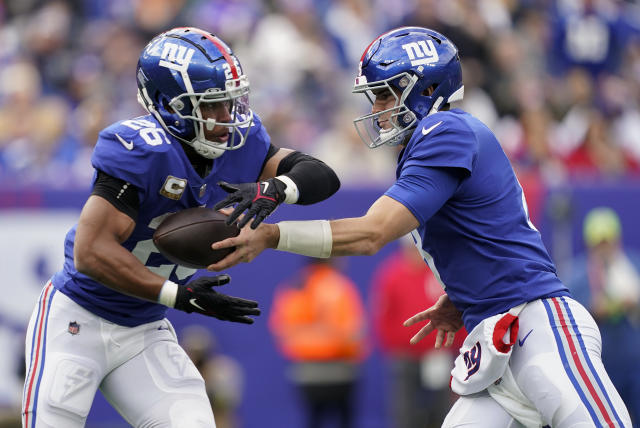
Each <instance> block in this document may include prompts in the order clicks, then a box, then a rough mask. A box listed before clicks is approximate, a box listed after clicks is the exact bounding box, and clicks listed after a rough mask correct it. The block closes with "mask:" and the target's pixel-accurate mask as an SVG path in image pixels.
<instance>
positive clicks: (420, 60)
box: [402, 40, 440, 66]
mask: <svg viewBox="0 0 640 428" xmlns="http://www.w3.org/2000/svg"><path fill="white" fill-rule="evenodd" d="M402 49H404V50H405V52H406V53H407V55H408V56H409V59H410V60H411V65H412V66H416V65H427V64H433V63H434V62H438V60H439V59H440V57H439V56H438V51H437V50H436V46H435V45H434V44H433V40H420V41H418V42H411V43H406V44H404V45H402Z"/></svg>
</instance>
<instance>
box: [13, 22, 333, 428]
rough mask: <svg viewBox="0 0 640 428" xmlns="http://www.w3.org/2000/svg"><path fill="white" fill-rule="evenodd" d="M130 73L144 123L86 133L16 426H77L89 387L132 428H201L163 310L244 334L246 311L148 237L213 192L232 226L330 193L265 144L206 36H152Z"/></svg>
mask: <svg viewBox="0 0 640 428" xmlns="http://www.w3.org/2000/svg"><path fill="white" fill-rule="evenodd" d="M135 77H136V79H137V85H138V100H139V101H140V102H141V104H142V106H143V107H144V108H145V109H146V111H147V112H148V114H147V115H145V116H141V117H136V118H133V119H130V120H124V121H120V122H117V123H115V124H113V125H111V126H109V127H107V128H106V129H104V130H103V131H102V132H101V133H100V135H99V137H98V141H97V143H96V146H95V150H94V152H93V156H92V159H91V161H92V164H93V166H94V168H95V174H94V180H93V190H92V194H91V196H90V197H89V199H88V200H87V202H86V204H85V206H84V208H83V209H82V212H81V214H80V218H79V220H78V224H77V225H76V226H74V227H73V228H72V229H71V230H70V231H69V232H68V234H67V236H66V240H65V244H64V251H65V263H64V266H63V267H62V269H61V270H60V271H59V272H57V273H56V274H55V275H54V276H53V277H52V278H51V280H50V281H49V282H48V283H47V284H46V286H45V287H44V289H43V291H42V294H41V296H40V299H39V301H38V302H37V304H36V306H35V308H34V311H33V315H32V317H31V320H30V323H29V327H28V331H27V338H26V370H27V371H26V379H25V385H24V393H23V402H22V421H23V426H24V427H25V428H26V427H29V428H41V427H42V428H43V427H53V428H62V427H64V428H73V427H83V426H84V425H85V421H86V417H87V414H88V413H89V410H90V408H91V404H92V402H93V398H94V395H95V393H96V391H97V389H98V388H100V390H101V391H102V393H103V394H104V396H105V397H106V398H107V400H109V402H110V403H111V404H112V405H113V407H114V408H115V409H116V410H117V411H118V412H119V413H120V414H121V415H122V417H123V418H124V419H125V420H126V421H127V422H129V423H130V424H131V425H132V426H134V427H143V426H144V427H147V426H162V427H209V428H213V427H215V422H214V415H213V413H212V410H211V405H210V403H209V400H208V397H207V393H206V391H205V386H204V381H203V379H202V377H201V376H200V374H199V373H198V371H197V369H196V367H195V366H194V365H193V363H192V362H191V361H190V360H189V357H188V356H187V354H186V353H185V352H184V350H183V349H182V348H181V347H180V346H179V345H178V341H177V339H176V334H175V331H174V330H173V327H172V325H171V323H170V322H169V321H168V320H167V319H166V318H165V313H166V311H167V308H168V307H172V308H175V309H178V310H181V311H185V312H198V313H200V314H203V315H206V316H210V317H215V318H217V319H220V320H226V321H232V322H239V323H246V324H251V323H252V322H253V319H252V318H251V316H255V315H259V313H260V311H259V309H258V307H257V306H258V304H257V302H254V301H251V300H245V299H240V298H236V297H230V296H227V295H224V294H222V293H219V292H216V291H215V290H214V289H213V288H212V287H214V286H220V285H224V284H226V283H227V282H229V276H228V275H218V276H204V277H200V278H197V279H191V277H192V275H193V274H194V273H195V270H193V269H187V268H185V267H182V266H176V265H174V264H172V263H171V262H170V261H168V260H167V259H165V258H164V257H163V256H162V255H161V254H160V253H159V252H158V251H157V249H156V248H155V246H154V245H153V241H152V235H153V232H154V230H155V228H156V227H157V226H158V225H159V224H160V222H161V221H162V219H163V218H165V217H166V216H167V215H168V214H170V213H173V212H177V211H180V210H182V209H185V208H190V207H197V206H205V207H213V206H214V205H215V204H217V203H221V204H222V205H225V204H226V203H227V202H225V201H226V200H227V199H225V197H226V196H227V193H226V192H231V195H230V197H231V198H232V199H233V202H238V203H239V204H240V205H242V206H243V207H244V208H246V209H247V210H248V213H247V215H246V216H244V217H243V219H242V220H241V222H245V223H246V222H249V221H250V220H252V223H251V226H252V227H257V226H258V224H259V223H260V222H261V221H262V220H263V219H264V218H265V217H266V216H268V215H269V214H270V213H271V212H272V211H273V210H274V209H275V208H276V207H277V206H278V205H279V204H280V203H282V202H285V203H299V204H310V203H314V202H317V201H320V200H323V199H325V198H327V197H329V196H330V195H332V194H333V193H334V192H335V191H336V190H337V189H338V187H339V185H340V183H339V181H338V179H337V177H336V175H335V174H334V172H333V171H332V170H331V169H330V168H329V167H328V166H326V165H325V164H324V163H322V162H320V161H319V160H317V159H315V158H312V157H310V156H308V155H305V154H303V153H300V152H296V151H293V150H289V149H280V148H277V147H276V146H274V145H273V144H271V142H270V138H269V135H268V134H267V132H266V130H265V128H264V126H263V125H262V123H261V121H260V118H259V117H258V115H257V114H255V113H254V112H253V111H252V110H251V109H250V108H249V104H248V93H249V81H248V78H247V76H246V75H245V74H244V73H243V71H242V68H241V66H240V62H239V61H238V59H237V58H236V57H235V56H234V55H233V53H232V51H231V50H230V49H229V47H228V46H227V45H226V44H225V43H224V42H223V41H222V40H221V39H219V38H218V37H216V36H214V35H212V34H210V33H208V32H206V31H203V30H200V29H197V28H175V29H173V30H170V31H167V32H165V33H162V34H160V35H159V36H157V37H155V38H154V39H153V40H151V42H149V44H148V45H147V46H146V47H145V49H144V50H143V52H142V54H141V55H140V58H139V61H138V67H137V70H136V75H135ZM227 181H228V182H234V183H240V184H239V185H237V186H231V185H225V184H224V182H227ZM219 182H222V183H223V184H222V185H223V186H224V189H225V190H226V192H225V190H223V188H221V187H219V186H218V185H217V183H219ZM315 183H321V184H320V185H317V184H315ZM242 224H244V223H242Z"/></svg>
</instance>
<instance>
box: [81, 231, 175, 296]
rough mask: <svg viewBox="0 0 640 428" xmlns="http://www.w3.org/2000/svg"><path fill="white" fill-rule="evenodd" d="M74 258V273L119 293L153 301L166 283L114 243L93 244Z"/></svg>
mask: <svg viewBox="0 0 640 428" xmlns="http://www.w3.org/2000/svg"><path fill="white" fill-rule="evenodd" d="M74 259H75V264H76V269H77V270H78V272H80V273H83V274H85V275H87V276H89V277H91V278H93V279H95V280H96V281H98V282H100V283H101V284H104V285H106V286H107V287H109V288H112V289H114V290H117V291H119V292H121V293H124V294H128V295H131V296H135V297H139V298H141V299H146V300H150V301H153V302H155V301H156V300H157V297H158V293H159V292H160V289H161V288H162V284H163V283H164V282H165V280H166V278H163V277H162V276H160V275H157V274H155V273H153V272H151V271H150V270H149V269H147V268H146V267H145V266H144V265H143V264H142V263H140V261H139V260H138V259H137V258H136V257H135V256H134V255H133V254H131V253H130V252H129V251H127V250H126V249H125V248H124V247H122V246H121V245H120V244H118V243H117V242H113V243H110V242H109V243H100V242H98V243H94V244H92V245H91V246H89V247H88V248H83V250H82V251H80V252H78V253H77V254H75V258H74Z"/></svg>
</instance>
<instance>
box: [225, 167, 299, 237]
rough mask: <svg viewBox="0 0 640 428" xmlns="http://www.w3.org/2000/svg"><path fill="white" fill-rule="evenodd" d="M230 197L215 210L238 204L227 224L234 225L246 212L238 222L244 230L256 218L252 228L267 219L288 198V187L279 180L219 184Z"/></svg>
mask: <svg viewBox="0 0 640 428" xmlns="http://www.w3.org/2000/svg"><path fill="white" fill-rule="evenodd" d="M218 186H220V187H222V188H223V189H224V190H225V191H226V192H228V193H229V195H228V196H227V197H226V198H225V199H223V200H222V201H220V202H218V203H217V204H216V205H215V206H214V207H213V208H214V209H216V210H219V209H222V208H225V207H228V206H231V205H233V204H236V203H237V205H236V207H235V209H234V210H233V212H232V213H231V215H229V218H228V219H227V224H233V222H235V221H236V220H237V219H238V217H240V214H242V213H243V212H244V211H245V210H248V211H247V214H246V215H245V216H244V217H243V218H242V220H240V221H239V222H238V227H239V228H241V229H242V228H243V227H244V226H245V225H246V224H247V223H248V222H249V220H251V219H252V218H254V217H255V219H254V220H253V222H252V223H251V228H252V229H255V228H256V227H258V225H259V224H260V223H262V220H264V219H265V218H267V216H268V215H269V214H271V213H272V212H273V211H274V210H275V209H276V208H277V207H278V205H280V204H281V203H282V202H283V201H284V200H285V198H286V195H285V189H286V188H287V185H286V184H285V183H283V182H282V181H280V180H278V179H277V178H270V179H268V180H265V181H261V182H260V183H241V184H229V183H227V182H225V181H221V182H219V183H218Z"/></svg>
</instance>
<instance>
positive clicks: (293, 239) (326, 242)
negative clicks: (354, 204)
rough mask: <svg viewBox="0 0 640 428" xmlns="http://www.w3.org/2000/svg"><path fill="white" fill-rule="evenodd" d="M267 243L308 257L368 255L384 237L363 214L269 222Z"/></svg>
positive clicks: (382, 243)
mask: <svg viewBox="0 0 640 428" xmlns="http://www.w3.org/2000/svg"><path fill="white" fill-rule="evenodd" d="M267 236H268V237H267V242H268V244H267V246H268V247H270V248H275V249H277V250H280V251H287V252H290V253H295V254H302V255H306V256H310V257H318V258H326V257H330V256H355V255H372V254H375V253H376V252H378V250H380V248H381V247H382V246H384V244H386V241H385V239H384V234H383V233H381V229H380V228H379V227H375V226H374V225H372V224H371V222H370V221H368V220H367V218H366V217H359V218H347V219H340V220H333V221H331V222H329V221H326V220H313V221H285V222H280V223H278V224H277V225H275V227H273V226H272V225H270V226H269V229H268V233H267Z"/></svg>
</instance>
